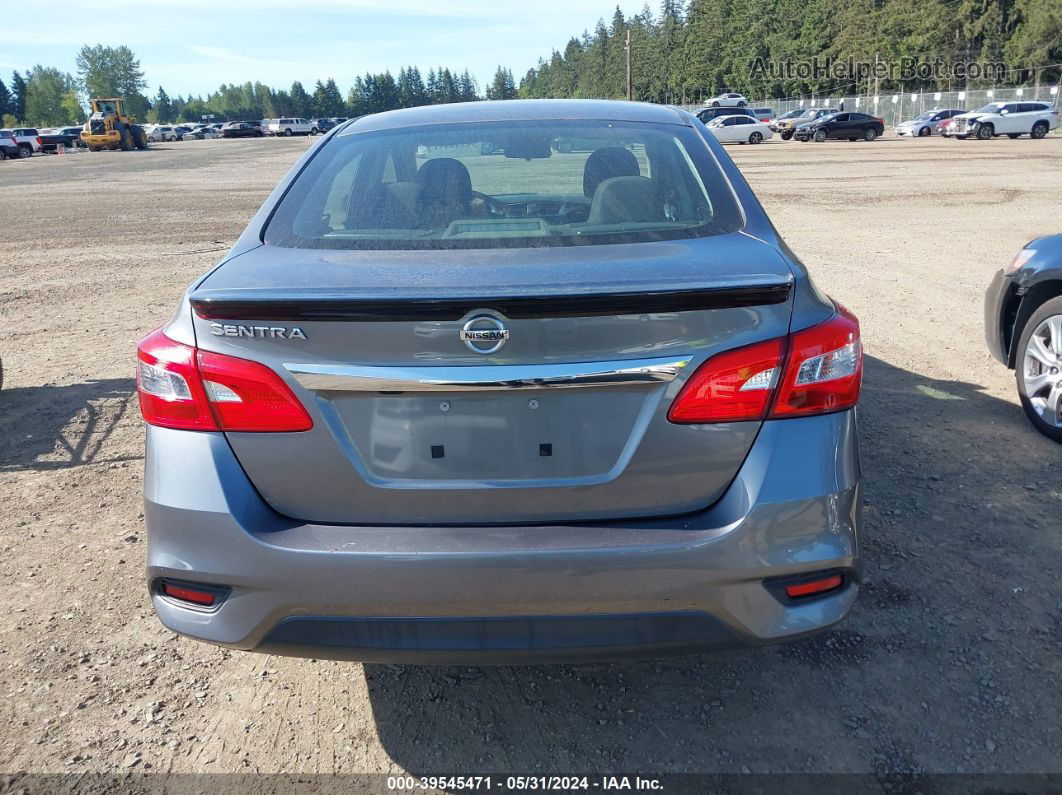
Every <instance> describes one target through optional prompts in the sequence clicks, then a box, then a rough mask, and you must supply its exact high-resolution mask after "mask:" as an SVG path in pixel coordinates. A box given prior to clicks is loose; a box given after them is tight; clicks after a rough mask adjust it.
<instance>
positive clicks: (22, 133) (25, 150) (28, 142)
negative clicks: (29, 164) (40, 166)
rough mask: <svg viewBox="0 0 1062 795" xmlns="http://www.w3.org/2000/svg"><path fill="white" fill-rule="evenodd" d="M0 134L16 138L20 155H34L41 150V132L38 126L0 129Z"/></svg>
mask: <svg viewBox="0 0 1062 795" xmlns="http://www.w3.org/2000/svg"><path fill="white" fill-rule="evenodd" d="M0 135H2V136H5V137H8V138H14V139H15V143H16V145H17V146H18V156H19V157H32V156H33V154H34V153H35V152H39V151H41V134H40V132H39V131H38V130H37V128H36V127H15V128H13V129H7V128H5V129H3V130H0Z"/></svg>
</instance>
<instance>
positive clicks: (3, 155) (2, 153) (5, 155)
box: [0, 149, 7, 160]
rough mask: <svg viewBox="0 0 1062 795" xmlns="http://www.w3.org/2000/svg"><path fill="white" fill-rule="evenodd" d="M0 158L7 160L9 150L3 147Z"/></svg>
mask: <svg viewBox="0 0 1062 795" xmlns="http://www.w3.org/2000/svg"><path fill="white" fill-rule="evenodd" d="M0 160H7V152H5V151H4V150H3V149H0Z"/></svg>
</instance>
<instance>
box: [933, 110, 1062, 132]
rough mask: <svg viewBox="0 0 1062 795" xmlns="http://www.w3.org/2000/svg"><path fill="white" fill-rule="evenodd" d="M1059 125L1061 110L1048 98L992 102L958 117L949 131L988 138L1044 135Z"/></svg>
mask: <svg viewBox="0 0 1062 795" xmlns="http://www.w3.org/2000/svg"><path fill="white" fill-rule="evenodd" d="M1057 126H1058V111H1057V110H1052V109H1051V106H1050V105H1049V104H1048V103H1046V102H990V103H988V104H987V105H985V106H984V107H983V108H980V109H979V110H975V111H971V112H970V113H962V114H960V115H958V116H956V117H955V120H954V122H953V123H952V126H951V129H950V130H949V133H950V134H951V135H952V136H954V137H955V138H969V137H971V136H973V137H975V138H979V139H980V140H982V141H987V140H988V139H989V138H992V137H993V136H996V135H1006V136H1008V137H1010V138H1017V137H1018V136H1019V135H1029V136H1031V137H1033V138H1043V137H1044V136H1045V135H1047V133H1048V132H1049V131H1050V130H1053V129H1054V128H1055V127H1057Z"/></svg>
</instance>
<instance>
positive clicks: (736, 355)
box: [668, 306, 863, 423]
mask: <svg viewBox="0 0 1062 795" xmlns="http://www.w3.org/2000/svg"><path fill="white" fill-rule="evenodd" d="M862 378H863V348H862V345H861V343H860V339H859V321H858V320H856V318H855V316H854V315H853V314H852V313H851V312H849V311H848V310H847V309H845V308H844V307H842V306H839V307H838V309H837V314H835V315H834V316H833V317H831V318H830V319H829V320H827V321H825V322H824V323H820V324H819V325H817V326H812V327H811V328H808V329H803V330H802V331H797V332H794V333H792V334H790V335H789V336H788V337H783V338H779V339H773V340H767V341H765V342H759V343H756V344H755V345H749V346H746V347H744V348H737V349H736V350H732V351H726V352H725V353H721V354H718V355H716V356H713V357H712V358H711V359H709V360H708V361H706V362H705V363H704V364H702V365H701V366H700V367H698V368H697V370H696V372H694V374H693V375H692V376H690V378H689V380H688V381H687V382H686V384H685V385H684V386H683V387H682V391H680V392H679V395H678V397H676V398H675V401H674V403H673V404H672V405H671V409H670V411H668V419H669V420H670V421H671V422H675V423H710V422H738V421H742V420H761V419H763V418H764V417H765V416H770V417H772V418H776V419H782V418H789V417H806V416H809V415H812V414H829V413H831V412H834V411H842V410H843V409H848V408H851V407H852V406H854V405H855V404H856V403H857V402H858V400H859V389H860V384H861V382H862ZM768 412H769V414H768Z"/></svg>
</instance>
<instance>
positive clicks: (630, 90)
mask: <svg viewBox="0 0 1062 795" xmlns="http://www.w3.org/2000/svg"><path fill="white" fill-rule="evenodd" d="M626 50H627V101H628V102H630V101H632V100H633V99H634V83H633V82H632V81H631V58H632V57H633V53H632V51H631V29H630V28H627V47H626Z"/></svg>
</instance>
